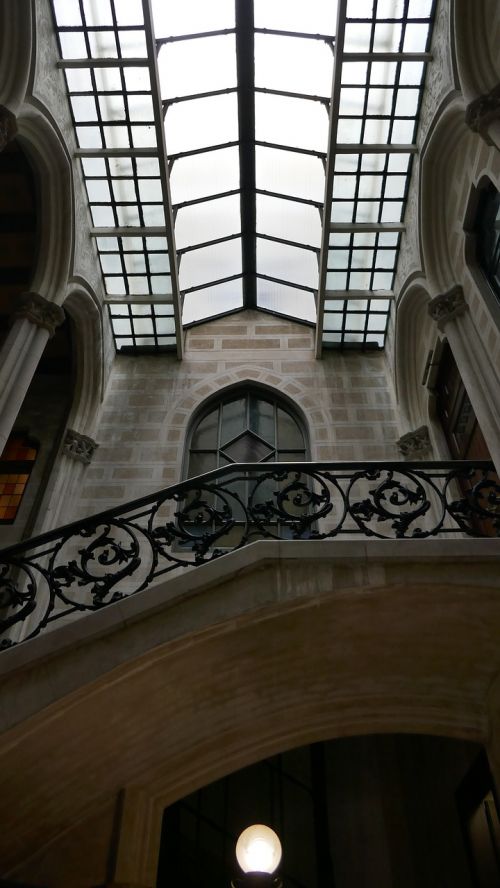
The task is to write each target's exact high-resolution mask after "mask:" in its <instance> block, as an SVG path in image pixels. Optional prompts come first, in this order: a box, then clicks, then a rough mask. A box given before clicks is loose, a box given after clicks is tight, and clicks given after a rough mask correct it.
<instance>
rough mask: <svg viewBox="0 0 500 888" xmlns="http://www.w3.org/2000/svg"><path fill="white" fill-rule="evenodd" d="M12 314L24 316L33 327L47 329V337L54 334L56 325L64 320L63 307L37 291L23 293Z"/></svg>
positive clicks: (19, 316)
mask: <svg viewBox="0 0 500 888" xmlns="http://www.w3.org/2000/svg"><path fill="white" fill-rule="evenodd" d="M14 316H15V317H17V318H26V320H28V321H31V323H32V324H34V325H35V327H42V328H43V329H44V330H47V331H48V334H49V337H52V336H53V335H54V333H55V332H56V329H57V327H59V325H60V324H62V322H63V321H64V311H63V309H62V308H61V307H60V306H59V305H56V304H55V302H49V300H48V299H45V297H44V296H40V294H39V293H24V294H23V296H22V297H21V301H20V303H19V305H18V306H17V308H16V309H15V311H14Z"/></svg>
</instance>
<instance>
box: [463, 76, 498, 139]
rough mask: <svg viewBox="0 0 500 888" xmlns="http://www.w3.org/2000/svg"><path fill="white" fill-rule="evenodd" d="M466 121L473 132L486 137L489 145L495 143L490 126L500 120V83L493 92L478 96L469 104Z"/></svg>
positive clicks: (483, 137)
mask: <svg viewBox="0 0 500 888" xmlns="http://www.w3.org/2000/svg"><path fill="white" fill-rule="evenodd" d="M465 122H466V124H467V126H468V127H470V129H471V130H472V132H473V133H477V134H478V135H479V136H481V138H482V139H484V141H485V142H486V144H487V145H491V146H493V145H494V144H495V142H494V141H493V139H492V138H491V135H490V127H491V126H492V125H493V124H494V123H498V122H500V83H499V84H498V85H497V86H495V87H494V88H493V89H492V90H491V92H489V93H486V94H485V95H483V96H478V98H477V99H474V101H473V102H471V103H470V104H469V105H467V108H466V111H465Z"/></svg>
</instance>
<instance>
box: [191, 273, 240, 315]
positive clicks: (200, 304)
mask: <svg viewBox="0 0 500 888" xmlns="http://www.w3.org/2000/svg"><path fill="white" fill-rule="evenodd" d="M242 305H243V289H242V283H241V279H240V280H236V281H228V282H226V283H225V284H218V285H217V286H216V287H206V288H205V289H203V290H196V291H195V292H194V293H188V294H187V295H186V296H185V298H184V305H183V309H182V322H183V324H190V323H192V322H193V321H200V320H203V319H204V318H210V317H212V316H213V315H218V314H222V313H224V312H226V311H232V310H233V309H235V308H241V307H242Z"/></svg>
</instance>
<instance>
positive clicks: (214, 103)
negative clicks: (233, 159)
mask: <svg viewBox="0 0 500 888" xmlns="http://www.w3.org/2000/svg"><path fill="white" fill-rule="evenodd" d="M165 137H166V140H167V150H168V153H169V154H177V152H179V151H190V150H191V149H193V148H205V147H207V146H209V145H219V144H223V143H224V142H235V141H236V140H237V139H238V103H237V98H236V96H235V95H234V94H232V93H231V94H230V95H228V96H213V97H211V98H207V99H193V100H192V101H189V102H181V103H179V104H177V105H173V106H172V107H171V108H169V109H168V111H167V114H166V116H165ZM274 141H276V139H275V140H274Z"/></svg>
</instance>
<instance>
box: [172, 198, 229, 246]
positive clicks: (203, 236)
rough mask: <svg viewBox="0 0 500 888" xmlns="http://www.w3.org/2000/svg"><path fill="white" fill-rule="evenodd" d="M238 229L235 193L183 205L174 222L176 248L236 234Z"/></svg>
mask: <svg viewBox="0 0 500 888" xmlns="http://www.w3.org/2000/svg"><path fill="white" fill-rule="evenodd" d="M240 229H241V220H240V198H239V196H238V195H237V194H235V195H233V196H231V197H223V198H219V199H217V200H211V201H207V202H206V203H202V204H197V205H195V206H193V207H183V208H182V209H181V210H179V212H178V214H177V220H176V223H175V239H176V243H177V248H178V249H179V250H181V249H182V248H183V247H187V246H190V245H192V244H200V243H203V242H204V241H208V240H214V239H215V238H218V237H227V235H228V234H237V232H239V231H240Z"/></svg>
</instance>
